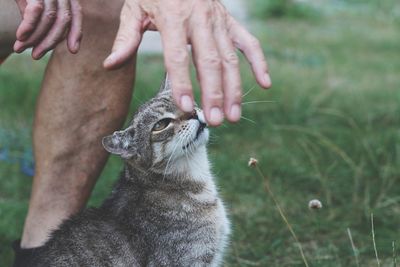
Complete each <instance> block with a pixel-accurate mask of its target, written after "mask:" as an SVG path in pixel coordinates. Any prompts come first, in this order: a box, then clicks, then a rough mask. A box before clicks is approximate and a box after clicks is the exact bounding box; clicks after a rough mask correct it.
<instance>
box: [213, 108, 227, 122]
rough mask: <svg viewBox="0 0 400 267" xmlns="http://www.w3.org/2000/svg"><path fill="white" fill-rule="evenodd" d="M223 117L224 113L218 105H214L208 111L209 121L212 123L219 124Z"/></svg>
mask: <svg viewBox="0 0 400 267" xmlns="http://www.w3.org/2000/svg"><path fill="white" fill-rule="evenodd" d="M223 119H224V115H223V114H222V111H221V109H220V108H218V107H214V108H212V109H211V111H210V123H212V124H220V123H221V122H222V120H223Z"/></svg>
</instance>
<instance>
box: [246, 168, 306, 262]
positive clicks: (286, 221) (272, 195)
mask: <svg viewBox="0 0 400 267" xmlns="http://www.w3.org/2000/svg"><path fill="white" fill-rule="evenodd" d="M249 166H251V167H254V168H255V169H256V170H257V172H258V174H259V175H260V177H261V178H262V179H263V185H264V190H265V191H266V192H267V193H268V194H269V196H270V197H271V199H272V201H273V202H274V204H275V207H276V208H277V210H278V211H279V214H280V216H281V218H282V220H283V221H284V222H285V224H286V226H287V228H288V229H289V232H290V234H291V235H292V237H293V239H294V240H295V242H296V245H297V246H298V248H299V251H300V254H301V258H302V259H303V262H304V265H305V266H306V267H309V265H308V262H307V259H306V256H305V255H304V251H303V247H302V245H301V243H300V241H299V239H298V238H297V236H296V233H295V232H294V230H293V228H292V226H291V224H290V223H289V221H288V219H287V218H286V215H285V213H284V212H283V209H282V208H281V206H280V205H279V202H278V200H277V199H276V197H275V195H274V193H273V192H272V190H271V187H270V186H269V182H268V179H267V178H266V177H265V176H264V174H263V173H262V171H261V169H260V168H259V167H258V165H257V162H256V163H255V164H252V165H250V164H249Z"/></svg>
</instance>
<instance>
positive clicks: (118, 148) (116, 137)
mask: <svg viewBox="0 0 400 267" xmlns="http://www.w3.org/2000/svg"><path fill="white" fill-rule="evenodd" d="M102 143H103V147H104V148H105V150H107V151H108V152H110V153H112V154H115V155H119V156H121V157H122V158H125V159H128V158H131V157H132V156H134V155H135V154H136V151H135V149H134V146H133V131H132V130H131V129H130V128H128V129H126V130H123V131H117V132H114V133H113V134H112V135H109V136H106V137H104V138H103V140H102Z"/></svg>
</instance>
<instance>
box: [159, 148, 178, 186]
mask: <svg viewBox="0 0 400 267" xmlns="http://www.w3.org/2000/svg"><path fill="white" fill-rule="evenodd" d="M180 145H181V144H180V143H179V142H177V143H176V144H175V147H174V149H172V153H171V156H169V158H168V161H167V165H166V166H165V170H164V175H163V180H164V178H165V175H166V174H167V170H168V165H169V162H170V161H171V159H172V157H173V156H174V153H175V151H176V149H177V148H178V146H180Z"/></svg>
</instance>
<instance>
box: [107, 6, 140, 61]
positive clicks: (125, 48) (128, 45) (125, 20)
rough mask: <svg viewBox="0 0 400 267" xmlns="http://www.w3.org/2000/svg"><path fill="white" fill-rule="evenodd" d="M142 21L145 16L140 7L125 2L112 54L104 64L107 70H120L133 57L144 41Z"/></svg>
mask: <svg viewBox="0 0 400 267" xmlns="http://www.w3.org/2000/svg"><path fill="white" fill-rule="evenodd" d="M142 20H143V14H142V12H141V11H140V7H139V6H138V5H137V4H136V3H135V2H133V1H125V4H124V6H123V7H122V10H121V17H120V25H119V29H118V33H117V36H116V38H115V40H114V45H113V48H112V53H111V54H110V55H109V56H108V57H107V58H106V60H104V63H103V66H104V67H105V68H107V69H115V68H118V67H120V66H121V65H122V64H124V63H125V62H126V61H128V60H129V59H130V58H132V57H133V55H134V54H135V53H136V51H137V49H138V48H139V44H140V42H141V41H142V36H143V29H142Z"/></svg>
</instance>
